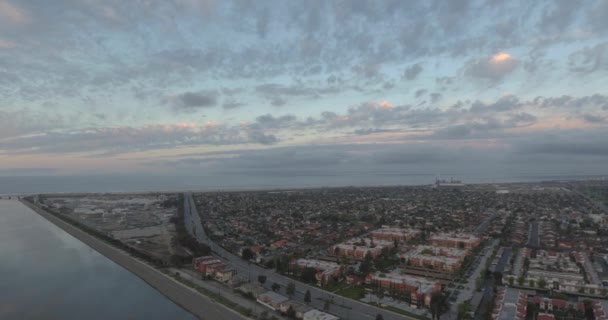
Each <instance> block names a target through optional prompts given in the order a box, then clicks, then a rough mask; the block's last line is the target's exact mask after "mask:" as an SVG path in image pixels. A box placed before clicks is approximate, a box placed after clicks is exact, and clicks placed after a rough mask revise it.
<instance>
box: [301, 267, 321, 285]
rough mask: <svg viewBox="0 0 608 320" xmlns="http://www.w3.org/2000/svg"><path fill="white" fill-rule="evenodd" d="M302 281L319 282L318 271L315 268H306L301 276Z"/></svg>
mask: <svg viewBox="0 0 608 320" xmlns="http://www.w3.org/2000/svg"><path fill="white" fill-rule="evenodd" d="M300 278H301V279H302V281H304V282H307V283H315V282H316V281H317V270H316V269H315V268H304V270H302V273H301V274H300Z"/></svg>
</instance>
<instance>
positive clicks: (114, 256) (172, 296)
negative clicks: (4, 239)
mask: <svg viewBox="0 0 608 320" xmlns="http://www.w3.org/2000/svg"><path fill="white" fill-rule="evenodd" d="M22 203H23V204H24V205H25V206H27V207H29V208H30V209H31V210H32V211H34V212H36V213H38V214H39V215H40V216H42V217H43V218H45V219H46V220H48V221H49V222H51V223H53V224H54V225H56V226H57V227H59V228H61V229H62V230H63V231H65V232H66V233H68V234H70V235H72V236H73V237H75V238H76V239H78V240H80V241H81V242H83V243H84V244H86V245H87V246H89V247H91V248H92V249H94V250H96V251H97V252H99V253H100V254H102V255H104V256H106V257H107V258H108V259H110V260H112V261H114V262H115V263H116V264H118V265H120V266H122V267H123V268H125V269H127V270H128V271H130V272H131V273H133V274H134V275H136V276H137V277H139V278H140V279H142V280H143V281H145V282H146V283H147V284H148V285H150V286H151V287H153V288H154V289H156V290H158V291H159V292H160V293H161V294H163V295H164V296H165V297H167V298H168V299H169V300H171V301H173V302H174V303H175V304H177V305H179V306H180V307H182V308H183V309H185V310H187V311H188V312H190V313H192V314H193V315H194V316H196V317H198V318H199V319H220V320H244V319H247V318H246V317H244V316H242V315H241V314H239V313H237V312H236V311H234V310H232V309H229V308H227V307H225V306H223V305H221V304H218V303H216V302H214V301H212V300H211V299H210V298H208V297H206V296H204V295H202V294H200V293H198V292H197V291H196V290H194V289H192V288H189V287H187V286H185V285H183V284H181V283H179V282H177V281H176V280H174V279H172V278H170V277H168V276H167V275H165V274H163V273H162V272H160V271H159V270H157V269H156V268H154V267H152V266H150V265H148V264H146V263H144V262H142V261H140V260H138V259H136V258H134V257H132V256H130V255H129V254H127V253H125V252H123V251H122V250H120V249H118V248H116V247H114V246H112V245H110V244H108V243H106V242H104V241H103V240H100V239H97V238H95V237H94V236H92V235H90V234H88V233H86V232H84V231H82V230H80V229H79V228H77V227H75V226H73V225H71V224H69V223H67V222H66V221H64V220H62V219H60V218H58V217H56V216H55V215H53V214H51V213H49V212H47V211H45V210H43V209H41V208H38V207H37V206H35V205H33V204H31V203H29V202H27V201H22Z"/></svg>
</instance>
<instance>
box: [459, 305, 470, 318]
mask: <svg viewBox="0 0 608 320" xmlns="http://www.w3.org/2000/svg"><path fill="white" fill-rule="evenodd" d="M469 308H470V306H469V304H468V303H467V302H463V303H461V304H459V305H458V316H457V317H458V320H464V319H466V318H467V313H468V312H469Z"/></svg>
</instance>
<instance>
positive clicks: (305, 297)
mask: <svg viewBox="0 0 608 320" xmlns="http://www.w3.org/2000/svg"><path fill="white" fill-rule="evenodd" d="M311 300H312V299H311V297H310V290H306V294H305V295H304V302H306V303H310V301H311Z"/></svg>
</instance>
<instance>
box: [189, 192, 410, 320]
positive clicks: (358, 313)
mask: <svg viewBox="0 0 608 320" xmlns="http://www.w3.org/2000/svg"><path fill="white" fill-rule="evenodd" d="M184 222H185V223H186V229H187V230H188V232H190V234H191V235H192V236H194V237H195V238H196V239H197V240H198V241H199V242H200V243H205V244H207V245H208V246H209V247H210V248H211V250H212V251H213V252H214V253H215V254H216V255H218V256H220V257H221V258H223V259H224V260H226V261H228V262H229V263H230V265H231V266H232V267H233V268H235V269H236V270H237V271H238V272H239V274H241V275H246V276H248V277H249V280H250V281H251V282H256V281H257V277H258V275H265V276H266V277H267V280H266V283H265V284H264V285H265V287H266V288H268V289H269V290H271V288H270V286H271V285H272V284H273V283H275V282H276V283H278V284H280V285H281V286H283V287H286V286H287V284H288V283H290V282H294V283H295V284H296V294H295V296H294V297H293V299H294V300H298V301H300V302H304V294H305V292H306V290H310V293H311V295H312V298H313V299H312V302H311V303H310V304H309V305H311V306H312V307H314V308H317V309H319V310H323V306H324V304H325V301H326V300H328V299H329V300H333V301H334V304H332V305H331V307H330V309H329V311H328V312H329V313H331V314H334V315H336V316H338V317H340V318H341V319H352V320H370V319H371V320H373V319H376V316H377V315H378V314H382V316H383V317H384V319H385V320H397V319H416V318H412V317H408V316H405V315H402V314H398V313H395V312H391V311H388V310H384V309H380V308H376V307H374V306H371V305H368V304H365V303H362V302H359V301H356V300H352V299H349V298H345V297H343V296H340V295H336V294H333V293H330V292H328V291H325V290H321V289H319V288H317V287H314V286H310V285H307V284H304V283H301V282H297V281H294V280H293V279H290V278H287V277H285V276H282V275H280V274H278V273H276V272H274V271H272V270H268V269H264V268H262V267H260V266H258V265H255V264H251V263H248V262H246V261H244V260H243V259H241V258H240V257H238V256H236V255H234V254H232V253H230V252H228V251H227V250H225V249H224V248H223V247H221V246H219V245H217V244H216V243H215V242H213V241H212V240H211V239H210V238H209V237H208V236H207V234H206V233H205V230H204V228H203V224H202V221H201V216H200V215H199V214H198V211H197V209H196V204H195V202H194V199H193V198H192V194H191V193H186V194H184ZM283 291H284V290H283Z"/></svg>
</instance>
